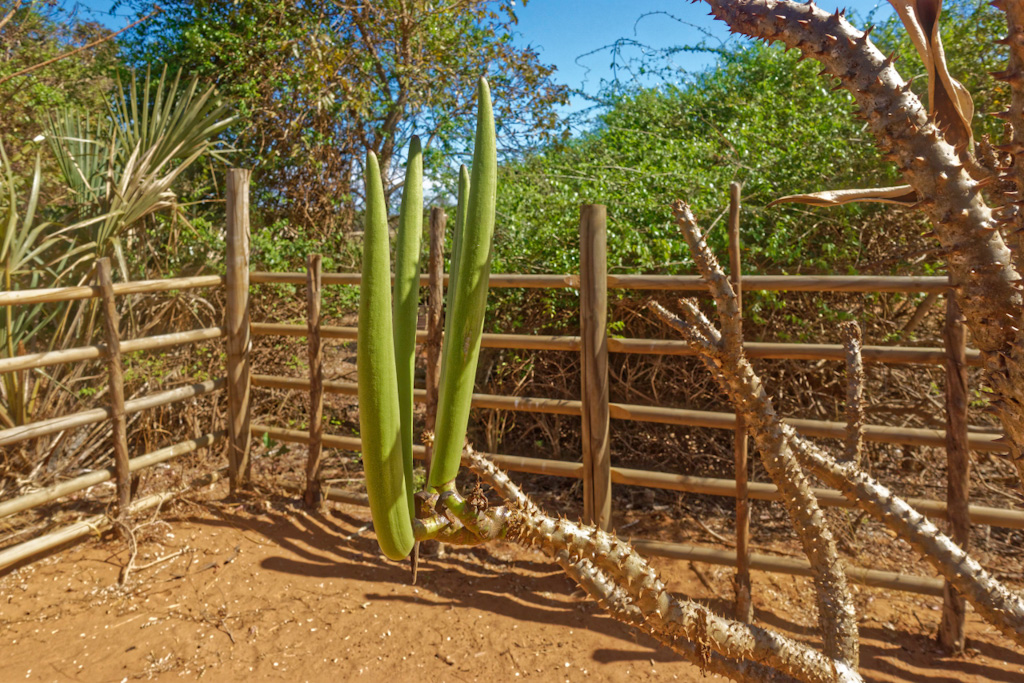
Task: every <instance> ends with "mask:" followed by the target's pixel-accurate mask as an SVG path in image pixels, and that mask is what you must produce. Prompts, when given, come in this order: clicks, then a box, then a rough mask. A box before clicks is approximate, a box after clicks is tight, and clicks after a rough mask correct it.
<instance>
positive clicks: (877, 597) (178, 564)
mask: <svg viewBox="0 0 1024 683" xmlns="http://www.w3.org/2000/svg"><path fill="white" fill-rule="evenodd" d="M224 494H225V491H224V488H223V485H218V486H217V487H214V488H212V489H211V490H210V491H207V492H206V493H205V494H204V495H203V496H198V497H195V498H194V499H193V500H192V501H190V502H185V503H179V504H177V505H176V506H174V507H173V508H171V509H165V510H163V511H162V512H161V513H160V515H159V517H143V518H140V519H139V520H136V524H137V525H138V526H137V527H136V536H137V538H138V553H137V556H136V558H135V560H134V569H133V570H132V571H131V572H130V573H129V575H128V577H127V582H126V583H125V585H124V586H119V576H120V573H121V572H122V569H123V567H124V566H125V563H126V561H127V560H128V557H129V552H128V550H127V545H126V543H125V542H124V541H122V540H120V539H119V538H117V537H115V536H113V535H106V536H104V537H103V538H101V539H90V540H89V541H87V542H85V543H81V544H79V545H76V546H73V547H71V548H69V549H65V550H64V551H62V552H59V553H57V554H54V555H51V556H49V557H46V558H44V559H42V560H39V561H37V562H35V563H33V564H29V565H26V566H23V567H21V568H19V569H17V570H15V571H13V572H9V573H8V574H7V575H5V576H2V577H0V662H2V664H0V667H2V668H0V680H2V681H4V682H5V683H6V682H7V681H21V680H25V681H90V682H92V681H95V682H97V683H101V682H108V681H110V682H118V681H131V680H159V681H172V680H194V679H200V678H205V679H207V680H214V681H243V680H251V681H366V682H371V681H373V682H381V681H387V682H394V683H398V682H403V681H418V682H422V681H431V682H433V683H446V682H452V683H455V682H470V681H511V680H534V681H544V682H558V683H561V682H562V681H595V682H596V681H631V680H638V681H648V680H649V681H655V680H657V681H663V680H678V681H701V680H703V679H704V677H703V676H702V674H701V672H700V671H699V670H698V669H697V668H696V667H694V666H691V665H690V664H688V663H686V662H683V661H680V660H679V658H678V657H676V656H675V655H674V654H673V653H671V652H669V651H667V650H665V649H663V648H661V647H660V646H658V645H657V644H655V643H654V642H653V641H651V640H650V639H648V638H646V637H644V636H641V635H638V634H636V633H635V632H634V631H632V630H631V629H630V628H628V627H626V626H624V625H622V624H620V623H618V622H616V621H614V620H612V619H610V618H609V617H607V616H605V615H604V614H603V613H601V612H600V610H599V609H598V608H596V607H595V606H594V605H593V604H592V603H590V602H587V601H586V600H584V599H582V597H581V595H580V594H579V593H575V589H574V586H572V585H571V584H570V582H569V581H568V580H567V579H566V578H565V577H564V575H563V574H562V573H561V572H560V571H559V570H558V568H557V567H556V566H555V565H554V564H552V563H551V562H549V561H547V559H546V558H545V557H544V556H543V555H541V554H539V553H537V552H532V551H525V550H522V549H520V548H519V547H518V546H515V545H512V544H504V545H495V546H492V547H489V548H486V549H481V548H476V549H449V550H448V551H447V553H446V554H445V555H444V556H443V557H427V558H425V559H424V561H423V562H422V564H421V568H420V572H419V579H418V581H417V584H416V585H412V584H411V583H410V579H411V572H410V566H409V563H407V562H406V563H394V562H389V561H387V560H385V559H384V558H383V556H381V555H380V553H379V550H378V549H377V544H376V541H375V539H374V537H373V534H372V531H370V530H369V526H368V525H369V510H367V509H365V508H360V507H354V506H347V505H338V504H330V505H329V506H328V507H327V509H326V510H325V511H324V512H323V513H311V512H309V511H306V510H304V509H303V508H302V506H301V505H300V504H299V502H298V501H297V500H295V499H289V498H287V497H281V496H278V497H272V498H269V499H266V500H259V501H254V502H248V503H232V502H228V501H227V499H225V498H224ZM677 531H678V529H677ZM657 564H658V565H659V566H660V568H661V569H662V572H663V577H664V578H665V579H666V581H667V583H668V584H669V586H670V588H671V589H672V590H674V591H677V592H679V593H682V594H685V595H687V596H690V597H693V598H696V599H699V600H702V601H705V602H707V603H709V604H710V605H712V606H713V607H714V608H716V609H718V610H719V611H720V612H724V613H728V610H729V609H730V603H731V598H732V590H731V588H730V570H729V569H726V568H710V567H703V568H698V567H697V566H695V565H692V564H690V563H683V562H673V561H663V562H657ZM753 578H754V589H753V594H754V602H755V607H756V609H757V614H756V616H757V620H758V622H759V623H761V624H764V625H767V626H771V627H773V628H778V629H781V630H783V631H785V632H786V633H789V634H791V635H793V636H795V637H797V638H801V639H805V640H808V641H813V639H814V633H815V630H816V629H815V619H814V612H813V605H812V603H813V599H812V596H811V593H810V587H809V585H808V583H807V581H806V580H805V579H800V578H794V577H784V576H769V575H767V574H763V573H760V572H755V573H754V577H753ZM854 590H855V591H856V592H857V601H858V603H859V607H860V608H861V614H862V615H863V617H862V621H861V636H862V655H861V661H862V672H863V673H864V675H865V678H866V679H867V680H869V681H921V680H929V681H939V682H948V683H954V682H955V683H969V682H973V681H1004V682H1006V683H1011V682H1019V681H1024V653H1022V652H1020V651H1019V650H1018V649H1016V648H1015V647H1014V646H1013V645H1012V644H1011V643H1010V642H1009V641H1008V640H1007V639H1005V638H1003V637H1002V636H1001V635H1000V634H999V633H997V632H996V631H995V630H994V629H993V628H991V627H989V626H987V625H986V624H984V623H983V622H981V621H980V620H979V619H978V618H977V617H976V616H974V614H973V613H971V614H970V616H969V638H970V649H969V652H968V654H967V655H966V656H965V657H962V658H959V659H952V658H947V657H944V656H943V655H942V654H941V652H940V651H939V650H938V648H937V647H936V645H935V643H934V640H933V636H934V633H935V631H936V628H937V624H938V621H939V611H938V605H939V601H938V599H937V598H928V597H921V596H913V595H905V594H895V593H891V592H888V591H883V590H878V589H867V588H859V587H855V588H854Z"/></svg>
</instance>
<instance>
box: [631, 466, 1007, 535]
mask: <svg viewBox="0 0 1024 683" xmlns="http://www.w3.org/2000/svg"><path fill="white" fill-rule="evenodd" d="M612 483H613V484H620V485H624V486H644V487H647V488H655V489H664V490H667V491H681V492H683V493H700V494H705V495H712V496H724V497H727V498H735V497H736V482H735V480H733V479H712V478H708V477H694V476H689V475H685V474H671V473H668V472H648V471H647V470H636V469H629V468H625V467H612ZM747 486H748V493H749V496H750V498H752V499H755V500H768V501H775V500H782V496H781V495H780V494H779V490H778V488H776V486H775V484H765V483H762V482H750V483H748V485H747ZM811 490H812V491H813V493H814V495H815V497H817V499H818V502H819V503H820V504H821V505H823V506H825V507H838V508H853V507H855V506H854V504H853V503H851V502H850V501H849V500H847V499H846V498H845V497H844V496H843V495H842V494H841V493H839V492H838V491H833V490H832V489H820V488H815V489H811ZM906 501H907V503H908V504H909V505H910V506H911V507H913V508H914V509H915V510H917V511H918V512H920V513H921V514H923V515H927V516H928V517H934V518H936V519H945V518H946V503H945V502H944V501H938V500H928V499H926V498H907V499H906ZM968 512H969V514H970V517H971V521H972V522H974V523H975V524H988V525H990V526H995V527H1002V528H1005V529H1024V512H1022V511H1018V510H1006V509H1003V508H993V507H985V506H981V505H971V506H970V507H969V508H968Z"/></svg>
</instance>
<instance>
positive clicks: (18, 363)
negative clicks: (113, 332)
mask: <svg viewBox="0 0 1024 683" xmlns="http://www.w3.org/2000/svg"><path fill="white" fill-rule="evenodd" d="M225 334H226V332H225V330H224V328H223V327H206V328H203V329H199V330H190V331H188V332H173V333H171V334H160V335H156V336H153V337H141V338H139V339H129V340H126V341H122V342H121V353H122V354H124V353H133V352H135V351H152V350H154V349H166V348H170V347H172V346H181V345H184V344H191V343H194V342H201V341H208V340H210V339H220V338H222V337H224V336H225ZM106 349H107V347H106V345H105V344H97V345H95V346H81V347H78V348H74V349H64V350H63V351H47V352H46V353H30V354H26V355H24V356H14V357H13V358H0V374H3V373H5V372H15V371H17V370H31V369H33V368H42V367H46V366H49V365H58V364H60V363H78V362H81V361H87V360H99V359H101V358H104V356H105V354H106Z"/></svg>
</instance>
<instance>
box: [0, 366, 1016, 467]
mask: <svg viewBox="0 0 1024 683" xmlns="http://www.w3.org/2000/svg"><path fill="white" fill-rule="evenodd" d="M253 386H256V387H263V388H267V389H288V390H295V391H309V380H308V379H306V378H300V377H275V376H270V375H254V376H253ZM324 391H326V392H327V393H333V394H343V395H346V396H354V395H356V393H357V391H356V384H354V383H352V382H336V381H331V382H324ZM414 400H416V401H417V402H423V401H424V400H425V394H424V392H423V391H422V390H416V391H415V393H414ZM472 405H473V407H474V408H490V409H493V410H515V411H519V412H529V413H547V414H551V415H581V414H582V407H581V402H580V401H576V400H571V399H561V398H531V397H528V396H497V395H494V394H473V403H472ZM609 405H610V408H611V416H612V418H613V419H616V420H628V421H631V422H654V423H658V424H671V425H679V426H681V427H706V428H708V429H725V430H733V429H735V428H736V415H735V414H733V413H718V412H712V411H708V410H687V409H685V408H662V407H659V406H639V405H634V404H629V403H611V404H609ZM786 422H787V423H789V424H790V425H792V426H793V428H794V429H796V430H797V432H799V433H800V434H803V435H804V436H812V437H816V438H822V439H842V438H843V437H844V435H845V434H846V423H844V422H830V421H827V420H806V419H800V418H786ZM0 435H2V432H0ZM1000 438H1001V437H1000V435H998V434H982V433H978V432H972V433H971V434H970V435H968V443H969V444H970V447H971V449H973V450H976V451H978V452H982V453H1003V452H1006V450H1007V447H1006V445H1005V444H1004V443H1002V442H1001V441H1000ZM864 440H865V441H872V442H875V443H892V444H900V445H905V446H929V447H933V448H944V447H945V445H946V432H945V431H944V430H941V429H925V428H920V427H889V426H886V425H865V426H864Z"/></svg>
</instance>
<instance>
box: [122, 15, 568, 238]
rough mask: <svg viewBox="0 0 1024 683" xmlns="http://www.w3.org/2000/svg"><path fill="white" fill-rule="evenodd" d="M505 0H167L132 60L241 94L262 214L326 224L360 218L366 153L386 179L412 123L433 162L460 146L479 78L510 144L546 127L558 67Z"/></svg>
mask: <svg viewBox="0 0 1024 683" xmlns="http://www.w3.org/2000/svg"><path fill="white" fill-rule="evenodd" d="M513 5H514V3H513V2H512V1H511V0H507V1H505V0H503V1H502V2H498V3H492V2H484V1H483V0H459V1H456V0H448V1H446V2H425V1H423V0H403V1H399V0H381V1H380V2H372V3H366V2H360V3H349V2H343V1H341V0H274V1H272V2H266V1H264V0H238V1H235V0H198V1H197V2H191V1H186V0H171V2H169V3H166V4H165V5H164V9H165V11H164V12H163V13H162V14H161V15H160V16H159V17H157V18H156V19H155V20H154V21H152V22H149V23H147V24H145V25H143V26H141V27H140V28H139V29H138V30H137V31H135V32H134V34H133V35H132V36H131V37H130V38H129V39H128V41H127V45H128V52H129V55H130V60H131V61H132V62H133V63H137V64H138V63H143V62H147V61H163V62H166V63H168V64H169V65H170V66H171V68H173V69H177V68H182V69H184V70H185V71H186V72H187V73H193V74H196V75H199V76H201V77H204V78H207V79H211V80H212V81H213V82H215V83H216V84H217V86H218V88H219V89H220V92H221V93H222V94H223V95H225V96H227V97H229V98H231V99H232V100H233V101H235V102H237V103H238V107H239V114H240V123H239V125H237V126H236V127H235V131H234V132H235V134H236V136H237V141H236V146H237V147H238V148H239V150H240V157H239V160H238V162H239V163H241V164H245V165H250V166H253V167H255V168H257V169H258V174H257V180H256V188H257V191H259V192H260V195H259V200H258V201H259V203H260V205H261V207H262V208H263V209H264V210H265V211H267V212H268V215H267V219H268V222H269V221H270V220H272V219H274V218H281V217H286V218H288V219H289V220H290V221H291V222H292V223H293V224H294V225H297V226H301V227H303V228H306V229H309V230H312V231H313V232H314V233H319V234H321V235H323V234H325V233H327V232H328V231H330V230H331V229H332V228H341V229H347V228H350V227H352V226H353V225H354V216H355V207H356V206H357V205H358V204H359V203H360V202H359V197H358V195H359V194H360V193H361V191H362V190H361V183H360V182H359V181H358V180H357V179H358V178H360V177H361V175H362V163H363V161H362V159H363V158H364V156H365V152H366V151H367V150H372V151H373V152H375V153H376V154H377V156H378V158H379V159H380V162H381V167H382V168H383V169H384V174H385V178H386V179H388V182H387V184H386V186H385V192H386V195H387V196H388V197H391V195H392V193H393V192H394V191H395V190H396V189H397V188H398V187H400V183H399V182H398V181H397V180H394V179H391V178H392V176H393V175H394V174H392V173H391V169H392V168H393V167H394V166H395V165H396V164H395V158H396V156H400V155H402V154H403V153H404V149H405V147H406V145H407V142H408V140H409V139H410V137H411V135H413V134H418V135H419V136H420V137H421V139H422V140H423V141H424V147H425V149H426V150H427V151H426V157H425V162H426V166H427V170H428V173H429V172H431V170H433V171H434V172H435V173H436V172H437V171H438V170H439V169H440V168H442V167H445V166H448V165H450V160H451V158H452V156H454V155H458V154H461V153H462V152H463V151H464V149H465V146H466V145H465V143H466V141H467V140H468V139H469V131H470V130H471V125H472V99H473V92H474V83H475V81H476V78H477V77H478V76H480V75H487V77H488V78H489V80H490V82H491V84H492V87H493V89H494V92H495V102H496V103H498V104H497V107H498V108H497V111H496V117H497V119H498V126H499V129H500V130H501V133H502V135H503V143H504V145H505V146H506V147H507V148H521V147H524V146H527V145H530V144H532V143H533V142H535V141H537V140H538V139H543V137H544V135H545V134H546V133H547V131H549V130H551V129H552V128H553V127H554V126H555V124H556V122H557V117H556V115H555V113H554V110H553V106H554V105H555V104H558V103H560V102H563V101H564V100H565V89H564V88H563V87H561V86H558V85H556V84H555V83H554V82H553V81H552V79H551V74H552V71H553V69H552V68H551V67H548V66H545V65H543V64H541V63H540V61H539V59H538V56H537V54H536V53H535V52H534V51H532V50H529V49H523V48H519V47H516V46H515V45H513V44H512V42H511V38H510V29H511V27H512V25H513V24H514V23H515V15H514V13H513ZM138 8H139V9H140V11H141V10H142V3H141V2H140V3H138Z"/></svg>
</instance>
